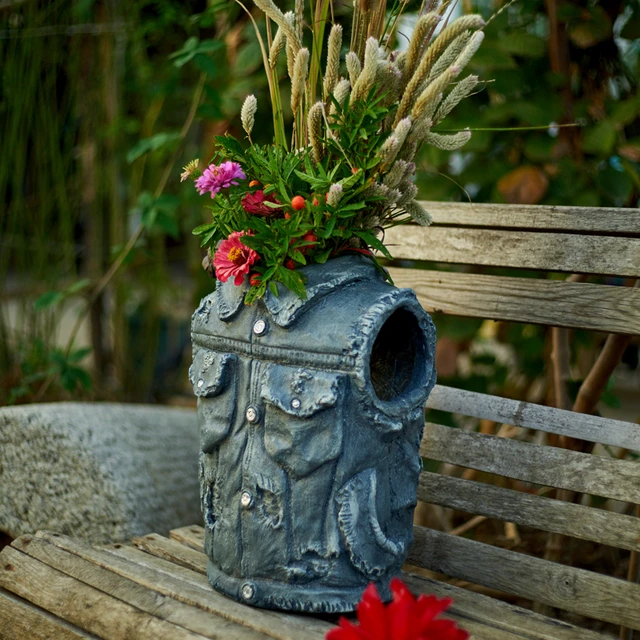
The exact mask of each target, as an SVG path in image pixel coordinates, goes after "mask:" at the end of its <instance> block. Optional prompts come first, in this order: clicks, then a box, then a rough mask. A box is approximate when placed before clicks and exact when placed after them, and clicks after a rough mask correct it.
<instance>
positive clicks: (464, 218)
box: [422, 201, 640, 235]
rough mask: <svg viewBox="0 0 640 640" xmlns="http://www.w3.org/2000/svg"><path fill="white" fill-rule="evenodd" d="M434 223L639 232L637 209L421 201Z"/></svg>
mask: <svg viewBox="0 0 640 640" xmlns="http://www.w3.org/2000/svg"><path fill="white" fill-rule="evenodd" d="M422 206H423V207H424V208H425V209H426V210H427V211H428V212H429V213H430V214H431V217H432V218H433V224H437V225H440V224H446V225H455V226H462V227H501V228H505V229H547V230H556V231H578V232H580V231H586V232H600V233H604V234H606V233H621V234H631V235H640V209H631V208H619V207H554V206H546V205H527V204H492V203H476V202H432V201H423V202H422Z"/></svg>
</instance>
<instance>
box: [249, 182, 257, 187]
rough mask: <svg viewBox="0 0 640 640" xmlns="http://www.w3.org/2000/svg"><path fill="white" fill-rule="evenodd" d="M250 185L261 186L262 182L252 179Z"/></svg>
mask: <svg viewBox="0 0 640 640" xmlns="http://www.w3.org/2000/svg"><path fill="white" fill-rule="evenodd" d="M249 186H250V187H259V186H260V182H258V180H252V181H251V182H250V183H249Z"/></svg>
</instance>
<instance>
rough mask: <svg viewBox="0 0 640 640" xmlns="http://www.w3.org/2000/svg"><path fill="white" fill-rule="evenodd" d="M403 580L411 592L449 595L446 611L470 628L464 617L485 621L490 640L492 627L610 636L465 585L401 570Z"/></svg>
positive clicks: (566, 639) (589, 639) (530, 635)
mask: <svg viewBox="0 0 640 640" xmlns="http://www.w3.org/2000/svg"><path fill="white" fill-rule="evenodd" d="M402 578H403V580H404V581H405V582H406V584H407V585H408V586H409V588H410V589H411V591H412V592H413V593H425V594H430V593H432V594H434V595H436V596H438V597H439V598H453V604H452V605H451V608H450V609H448V610H447V613H446V615H447V616H448V615H449V614H451V617H452V618H455V619H456V620H459V621H460V625H461V626H463V627H465V628H466V629H467V630H469V631H471V628H470V626H469V624H468V622H467V621H468V620H472V621H474V622H476V623H478V622H479V623H481V624H483V625H486V627H484V629H482V632H484V634H486V635H487V637H488V638H489V639H490V640H494V638H495V636H494V635H493V633H494V631H495V630H501V631H502V632H508V633H511V634H513V635H514V636H515V637H516V638H527V640H604V638H607V639H608V640H610V636H602V635H601V634H599V633H596V632H594V631H589V630H587V629H583V628H581V627H575V626H574V625H572V624H569V623H567V622H562V621H561V620H555V619H553V618H547V617H546V616H542V615H539V614H537V613H534V612H533V611H530V610H529V609H523V608H522V607H518V606H516V605H514V604H510V603H508V602H502V601H501V600H496V599H495V598H490V597H489V596H485V595H483V594H481V593H475V592H474V591H470V590H469V589H462V588H460V587H456V586H455V585H451V584H447V583H445V582H440V581H439V580H433V579H430V578H424V577H422V576H417V575H415V574H412V573H407V572H405V573H404V574H403V576H402Z"/></svg>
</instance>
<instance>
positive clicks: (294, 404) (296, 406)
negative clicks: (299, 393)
mask: <svg viewBox="0 0 640 640" xmlns="http://www.w3.org/2000/svg"><path fill="white" fill-rule="evenodd" d="M300 404H301V403H300V400H299V399H298V398H294V399H293V400H292V401H291V408H292V409H299V408H300Z"/></svg>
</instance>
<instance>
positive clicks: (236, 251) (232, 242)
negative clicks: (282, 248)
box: [213, 231, 260, 286]
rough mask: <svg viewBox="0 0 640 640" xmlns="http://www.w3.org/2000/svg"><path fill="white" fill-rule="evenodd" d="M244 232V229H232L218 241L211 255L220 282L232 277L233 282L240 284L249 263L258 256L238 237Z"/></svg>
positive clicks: (249, 267) (248, 267)
mask: <svg viewBox="0 0 640 640" xmlns="http://www.w3.org/2000/svg"><path fill="white" fill-rule="evenodd" d="M244 233H245V232H244V231H234V232H233V233H232V234H231V235H230V236H229V237H228V238H227V239H226V240H223V241H222V242H221V243H220V245H219V246H218V249H217V251H216V254H215V256H213V266H214V267H215V270H216V277H217V278H218V280H220V282H226V281H227V280H228V279H229V278H234V281H233V282H234V284H235V285H236V286H238V285H241V284H242V281H243V280H244V276H245V274H247V273H249V270H250V269H251V265H252V264H253V263H254V262H255V261H256V260H258V258H259V257H260V256H259V255H258V254H257V253H256V252H255V251H254V250H253V249H249V247H247V246H245V245H244V244H242V240H240V238H241V237H242V236H243V235H244Z"/></svg>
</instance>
